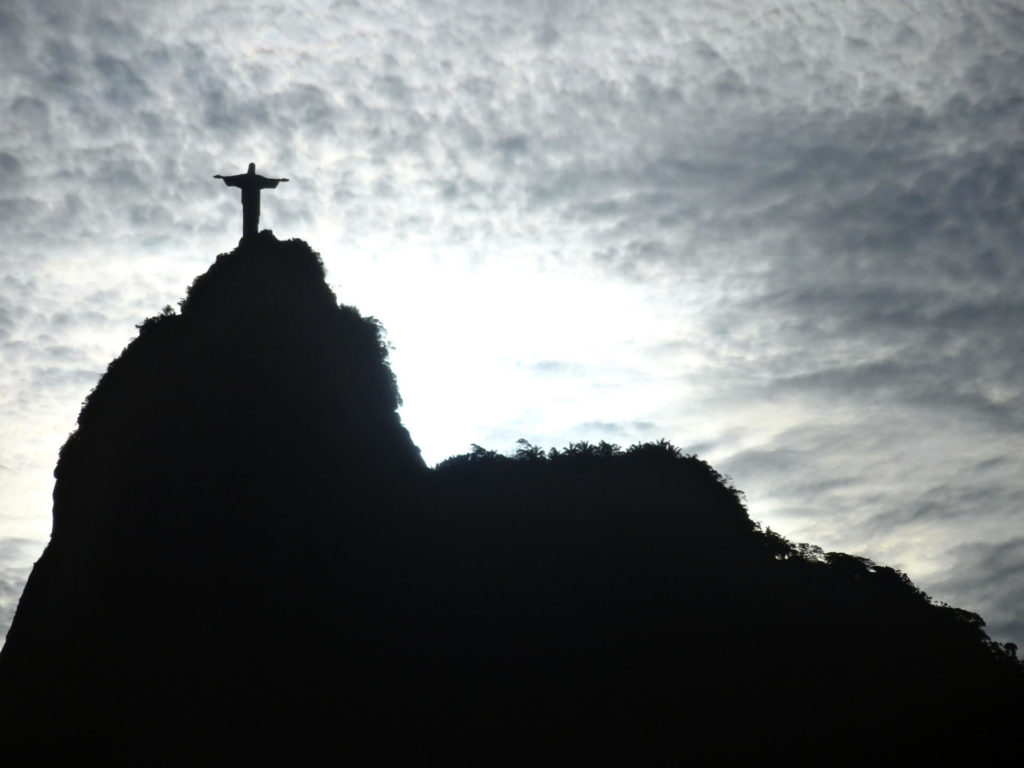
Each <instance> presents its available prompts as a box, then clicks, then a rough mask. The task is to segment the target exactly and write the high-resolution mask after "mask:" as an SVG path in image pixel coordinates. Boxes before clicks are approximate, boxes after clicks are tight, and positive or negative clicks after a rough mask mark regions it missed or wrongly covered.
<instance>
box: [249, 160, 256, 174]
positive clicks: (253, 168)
mask: <svg viewBox="0 0 1024 768" xmlns="http://www.w3.org/2000/svg"><path fill="white" fill-rule="evenodd" d="M254 173H256V163H249V175H250V176H252V175H253V174H254Z"/></svg>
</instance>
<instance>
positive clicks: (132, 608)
mask: <svg viewBox="0 0 1024 768" xmlns="http://www.w3.org/2000/svg"><path fill="white" fill-rule="evenodd" d="M139 331H140V332H139V336H138V338H137V339H136V340H135V341H133V342H132V343H131V344H130V345H129V346H128V348H127V349H125V350H124V352H123V353H122V355H121V356H120V357H119V358H118V359H117V360H115V361H114V362H113V363H112V364H111V365H110V367H109V369H108V371H107V373H106V375H105V376H104V377H103V379H102V380H101V381H100V383H99V385H98V386H97V387H96V389H95V391H94V392H93V393H92V394H91V395H90V396H89V398H88V400H87V401H86V403H85V405H84V406H83V409H82V412H81V415H80V417H79V424H78V429H77V430H76V431H75V432H74V433H73V434H72V435H71V437H69V439H68V441H67V443H66V444H65V446H64V448H63V449H62V451H61V456H60V461H59V463H58V466H57V470H56V477H57V483H56V487H55V490H54V528H53V535H52V539H51V542H50V544H49V546H48V547H47V549H46V551H45V553H44V554H43V556H42V558H41V559H40V561H39V562H38V563H37V564H36V567H35V569H34V570H33V572H32V575H31V578H30V580H29V583H28V586H27V588H26V590H25V593H24V596H23V598H22V600H21V603H20V605H19V607H18V612H17V614H16V617H15V621H14V624H13V626H12V628H11V631H10V634H9V635H8V640H7V644H6V646H5V647H4V649H3V651H2V654H0V730H2V731H3V735H2V736H0V745H3V746H4V747H6V748H7V749H8V751H9V752H10V751H13V753H14V754H16V755H21V756H23V757H25V758H35V759H39V758H40V757H42V756H43V755H45V754H51V755H53V754H67V755H74V756H75V757H77V758H79V759H81V758H82V757H83V756H85V757H95V758H103V759H105V760H110V759H111V758H113V759H114V760H115V761H118V760H120V761H123V762H130V763H132V764H139V763H152V762H172V761H184V760H188V761H189V762H196V761H199V762H205V761H207V760H208V759H213V758H223V759H230V760H234V761H236V762H237V761H238V760H240V759H243V758H244V759H264V758H266V757H267V756H268V755H270V756H277V757H280V758H282V759H288V760H289V761H290V762H294V761H295V760H296V759H300V760H302V759H307V758H309V757H310V756H311V755H313V754H318V755H319V754H322V752H323V751H324V750H329V751H330V753H331V754H332V755H333V756H334V757H336V758H341V759H348V760H349V761H351V762H356V763H388V764H391V763H395V762H399V763H407V762H413V761H415V762H448V763H452V762H456V763H463V762H464V763H472V764H481V763H487V764H491V763H495V762H516V763H521V762H538V761H540V760H545V761H549V760H550V761H553V760H558V761H565V762H570V761H571V762H580V761H582V760H593V759H598V758H605V759H609V758H610V759H613V760H615V761H618V762H626V761H627V760H628V761H631V762H645V763H650V762H657V763H663V762H671V763H673V764H678V763H682V762H687V761H689V762H697V763H700V762H709V761H713V762H722V761H734V762H735V761H743V762H749V761H751V760H754V759H760V760H764V759H766V758H768V759H774V758H779V759H781V758H790V759H791V758H793V757H796V759H798V760H799V761H801V762H811V761H814V762H818V761H822V762H828V763H831V764H855V763H856V764H865V763H878V762H883V763H891V762H895V761H903V762H918V763H920V762H924V761H931V760H937V759H938V758H940V757H942V758H949V757H950V756H956V757H962V758H965V759H971V760H975V761H977V760H980V759H984V758H986V757H990V756H993V755H997V754H999V752H1000V750H1006V749H1010V748H1013V747H1014V745H1015V743H1016V740H1018V739H1019V736H1018V732H1019V728H1018V723H1019V719H1020V717H1021V715H1022V714H1024V685H1022V680H1021V667H1020V664H1019V663H1018V662H1017V661H1016V659H1015V657H1014V656H1013V655H1012V653H1010V652H1009V650H1008V649H1005V648H1002V647H1000V646H998V645H997V644H995V643H992V642H991V641H990V640H989V639H988V638H987V637H986V636H985V634H984V632H983V631H982V622H981V620H980V618H979V617H977V616H974V615H973V614H969V613H967V612H964V611H958V610H957V609H954V608H949V607H947V606H940V605H934V604H932V603H931V602H930V601H929V600H928V598H927V596H925V595H923V594H922V593H921V592H920V591H918V590H917V589H916V588H915V587H914V586H913V585H912V584H911V583H910V582H909V581H908V580H907V579H906V577H904V576H902V574H899V573H898V572H896V571H894V570H892V569H890V568H885V567H882V566H878V565H876V564H874V563H871V562H869V561H866V560H864V559H862V558H857V557H852V556H849V555H844V554H842V553H823V552H821V550H818V549H816V548H814V547H809V546H807V545H793V544H791V543H790V542H788V541H786V540H785V539H782V538H781V537H779V536H777V535H775V534H772V533H771V532H770V531H762V530H761V529H760V528H759V527H758V526H757V525H755V524H754V523H753V522H752V521H751V520H750V519H749V517H748V516H747V513H746V510H745V508H744V506H743V504H742V501H741V498H740V495H739V494H738V493H737V492H736V491H735V490H734V489H732V488H731V487H730V486H729V484H728V483H727V482H725V481H724V480H723V478H722V477H721V476H719V475H718V474H717V473H716V472H715V471H714V470H713V469H712V468H711V467H709V466H708V465H707V464H706V463H704V462H703V461H701V460H699V459H697V458H696V457H692V456H683V455H681V454H680V453H679V452H678V451H677V450H676V449H674V448H673V447H672V446H671V445H668V444H665V443H661V444H649V445H640V446H634V447H633V448H631V449H629V450H626V451H622V450H620V449H618V448H617V447H615V446H609V445H605V444H602V445H599V446H590V445H586V444H576V445H573V446H570V447H569V448H568V449H565V450H563V451H553V452H550V453H544V452H542V451H539V450H538V449H535V448H533V447H532V446H524V447H523V449H522V450H521V451H520V452H519V453H518V454H517V456H515V457H503V456H499V455H496V454H493V453H490V452H487V451H484V450H482V449H480V450H475V451H474V452H473V453H471V454H468V455H466V456H460V457H454V458H453V459H450V460H448V461H446V462H444V463H443V464H442V465H440V466H439V467H438V468H437V469H436V470H427V469H426V468H425V467H424V465H423V462H422V460H421V459H420V456H419V451H418V450H417V449H416V447H415V445H413V443H412V441H411V440H410V437H409V435H408V434H407V432H406V430H405V429H404V428H403V427H402V425H401V423H400V421H399V419H398V416H397V414H396V408H397V406H398V392H397V387H396V384H395V380H394V377H393V376H392V374H391V372H390V369H389V368H388V366H387V360H386V357H387V356H386V348H385V346H384V344H383V343H382V339H381V331H380V328H379V327H378V326H377V325H376V323H375V322H374V321H372V320H368V319H366V318H362V317H361V316H360V315H359V313H358V312H356V311H355V310H354V309H351V308H348V307H338V306H337V303H336V300H335V297H334V296H333V294H332V293H331V292H330V290H329V289H328V288H327V286H326V285H325V283H324V279H323V269H322V265H321V264H320V261H319V258H318V257H317V256H316V254H315V253H313V252H312V251H311V250H310V248H309V247H308V246H307V245H306V244H305V243H303V242H301V241H289V242H279V241H277V240H276V239H275V238H274V237H273V235H272V234H270V233H269V232H264V233H262V234H260V235H259V236H257V237H254V238H247V239H246V240H244V241H243V243H242V244H241V245H240V247H239V248H238V249H236V250H235V251H233V252H231V253H228V254H223V255H221V256H220V257H218V259H217V261H216V263H215V264H214V265H213V266H212V267H211V268H210V270H209V271H208V272H207V273H206V274H204V275H202V276H201V277H199V278H197V279H196V281H195V283H194V284H193V286H192V287H191V289H190V290H189V293H188V296H187V298H186V299H185V300H184V301H183V302H182V304H181V311H180V313H174V312H172V311H170V310H168V311H165V313H164V314H163V315H160V316H157V317H155V318H152V319H150V320H147V321H146V322H144V323H143V324H142V325H141V326H140V328H139ZM299 755H301V756H302V757H298V756H299Z"/></svg>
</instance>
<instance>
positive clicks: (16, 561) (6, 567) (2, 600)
mask: <svg viewBox="0 0 1024 768" xmlns="http://www.w3.org/2000/svg"><path fill="white" fill-rule="evenodd" d="M35 551H36V542H34V541H29V540H26V539H19V538H2V539H0V636H2V637H3V638H6V637H7V630H8V629H9V628H10V626H11V620H12V619H13V618H14V611H15V609H16V608H17V607H18V600H19V599H20V598H21V593H22V592H23V591H24V589H25V582H26V580H27V579H28V574H29V571H30V570H31V567H32V566H31V560H28V559H27V558H28V557H30V556H32V554H34V552H35ZM0 646H2V643H0Z"/></svg>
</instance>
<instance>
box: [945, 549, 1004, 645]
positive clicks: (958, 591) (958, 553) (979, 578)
mask: <svg viewBox="0 0 1024 768" xmlns="http://www.w3.org/2000/svg"><path fill="white" fill-rule="evenodd" d="M949 556H950V557H951V558H952V559H953V560H954V562H955V563H956V565H955V567H954V568H952V569H951V572H950V573H951V575H949V576H948V577H946V578H943V579H940V580H937V581H936V582H935V585H934V586H935V588H936V589H939V590H941V591H942V592H943V593H944V594H947V595H950V601H951V602H952V601H956V602H955V603H954V604H956V605H965V606H971V610H974V611H976V612H979V613H980V614H981V615H982V616H983V617H984V618H985V619H986V623H987V624H988V632H989V634H990V635H991V636H993V637H994V638H995V639H997V640H1001V641H1004V642H1005V641H1007V640H1014V641H1016V642H1019V640H1020V638H1022V637H1024V621H1022V619H1021V615H1020V605H1021V602H1022V601H1024V538H1021V537H1015V538H1013V539H1010V540H1007V541H1003V542H996V543H990V542H972V543H968V544H962V545H960V546H957V547H954V548H953V549H951V550H950V552H949Z"/></svg>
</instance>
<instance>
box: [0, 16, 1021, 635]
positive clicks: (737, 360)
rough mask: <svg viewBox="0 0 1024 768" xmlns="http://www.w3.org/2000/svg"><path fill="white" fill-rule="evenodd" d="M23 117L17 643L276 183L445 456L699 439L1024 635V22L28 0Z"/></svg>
mask: <svg viewBox="0 0 1024 768" xmlns="http://www.w3.org/2000/svg"><path fill="white" fill-rule="evenodd" d="M0 114H3V115H4V119H3V120H2V121H0V633H5V632H6V628H7V627H8V626H9V623H10V620H11V617H12V616H13V612H14V609H15V607H16V604H17V599H18V597H19V595H20V594H21V591H22V588H23V586H24V581H25V579H26V578H27V575H28V572H29V570H30V568H31V565H32V563H33V562H34V560H35V559H36V558H37V557H38V556H39V554H40V552H41V551H42V548H43V547H44V546H45V543H46V541H47V538H48V536H49V532H50V523H51V517H50V513H51V498H50V494H51V492H52V488H53V467H54V465H55V463H56V460H57V452H58V449H59V447H60V445H61V444H62V443H63V441H64V440H65V439H66V437H67V435H68V434H69V433H70V432H71V431H72V429H73V428H74V426H75V419H76V416H77V412H78V409H79V408H80V405H81V403H82V401H83V399H84V398H85V397H86V395H87V394H88V393H89V391H90V390H91V388H92V387H93V386H95V384H96V382H97V380H98V379H99V377H100V376H101V375H102V373H103V371H104V370H105V368H106V366H107V364H108V363H109V362H110V360H111V359H113V358H114V357H115V356H116V355H117V354H118V353H119V352H120V351H121V349H123V348H124V346H125V345H127V344H128V343H129V342H130V340H131V339H132V338H133V337H134V336H135V334H136V328H135V326H136V325H137V324H138V323H141V322H142V321H143V320H144V319H145V318H146V317H149V316H152V315H155V314H158V313H159V312H160V310H161V308H162V307H164V306H165V305H168V304H169V305H173V306H176V305H177V302H178V301H179V300H180V299H181V298H183V296H184V294H185V291H186V289H187V287H188V285H189V284H190V283H191V281H192V280H193V279H194V277H195V276H197V275H198V274H200V273H202V272H203V271H205V269H206V268H207V267H208V266H209V264H210V263H212V261H213V259H214V258H215V257H216V255H217V254H218V253H222V252H225V251H229V250H231V249H232V248H233V247H234V246H235V245H236V244H237V241H238V238H239V236H240V234H241V211H240V205H239V200H238V192H237V190H234V189H228V188H226V187H225V186H224V185H223V183H222V182H220V181H218V180H215V179H213V178H212V176H213V174H216V173H220V174H224V175H230V174H235V173H241V172H244V171H245V168H246V166H247V165H248V163H249V162H255V163H256V165H257V170H258V172H261V173H264V174H265V175H268V176H274V177H278V176H283V177H289V178H290V179H291V180H290V181H289V182H288V183H287V184H282V185H280V186H279V187H278V188H277V189H274V190H269V191H266V192H264V194H263V206H262V209H263V210H262V219H261V228H270V229H272V230H273V231H274V233H275V234H276V235H277V237H278V238H281V239H286V238H291V237H300V238H302V239H304V240H306V241H307V242H309V243H310V244H311V245H312V247H313V248H314V249H315V250H317V251H318V252H319V253H320V254H321V255H322V257H323V260H324V263H325V265H326V267H327V272H328V281H329V283H330V285H331V287H332V288H333V289H334V290H335V292H336V294H337V295H338V298H339V300H340V301H342V302H343V303H346V304H351V305H354V306H356V307H358V308H359V310H360V311H361V312H362V313H363V314H365V315H372V316H374V317H377V318H378V319H379V320H380V321H381V322H382V323H383V324H384V326H385V328H386V329H387V333H388V339H389V342H390V344H391V345H392V351H391V361H392V366H393V368H394V370H395V373H396V375H397V377H398V382H399V387H400V390H401V394H402V397H403V399H404V406H403V408H402V411H401V415H402V419H403V421H404V423H405V424H406V426H407V427H408V428H409V430H410V432H411V434H412V436H413V439H414V441H415V442H416V443H417V445H419V446H420V448H421V449H422V451H423V455H424V457H425V458H426V459H427V461H428V462H429V463H431V464H433V463H436V462H438V461H440V460H443V459H444V458H445V457H447V456H449V455H453V454H458V453H464V452H466V451H468V450H469V449H470V447H471V445H472V444H474V443H476V444H480V445H483V446H484V447H487V448H490V449H494V450H499V451H512V450H514V448H515V447H516V443H515V441H516V440H517V439H520V438H522V439H526V440H529V441H530V442H531V443H534V444H537V445H541V446H543V447H550V446H565V445H567V444H568V443H570V442H576V441H580V440H587V441H590V442H597V441H600V440H607V441H609V442H613V443H618V444H620V445H623V446H628V445H630V444H632V443H635V442H638V441H645V440H655V439H658V438H662V437H664V438H668V439H670V440H671V441H673V442H674V443H675V444H676V445H677V446H679V447H680V448H681V449H683V450H684V451H686V452H695V453H697V454H698V455H700V456H701V457H703V458H705V459H707V460H708V461H709V462H710V463H711V464H712V465H713V466H715V467H716V468H717V469H718V470H719V471H721V472H723V473H724V474H726V475H728V476H729V477H730V478H731V479H732V482H733V483H734V484H735V485H736V487H737V488H739V489H740V490H742V491H743V492H744V493H745V494H746V501H747V505H748V508H749V510H750V514H751V516H752V517H753V518H754V519H755V520H758V521H760V522H762V523H763V524H764V525H767V526H770V527H771V528H772V529H773V530H775V531H778V532H780V533H782V534H783V535H785V536H786V537H787V538H790V539H791V540H794V541H806V542H810V543H812V544H816V545H819V546H821V547H823V548H824V549H825V550H840V551H845V552H850V553H853V554H857V555H861V556H864V557H869V558H871V559H873V560H875V561H877V562H879V563H882V564H885V565H889V566H893V567H897V568H900V569H902V570H904V571H905V572H907V573H908V575H909V576H910V577H911V578H912V579H913V580H914V582H915V583H916V584H917V585H918V586H919V587H921V588H923V589H924V590H925V591H927V592H928V593H929V594H930V595H932V596H933V598H935V599H936V600H941V601H945V602H948V603H950V604H953V605H956V606H958V607H962V608H966V609H968V610H972V611H976V612H978V613H980V614H981V615H982V616H983V617H984V618H985V619H986V621H987V623H988V630H989V632H990V634H991V635H992V636H993V637H994V638H995V639H997V640H1000V641H1003V642H1006V641H1014V642H1016V643H1018V644H1019V645H1021V646H1022V647H1024V472H1022V467H1021V464H1022V459H1024V346H1022V342H1024V322H1022V321H1024V264H1022V256H1024V245H1022V243H1024V238H1022V235H1024V7H1022V6H1021V5H1020V3H1019V2H1018V0H1006V1H999V0H964V1H961V0H845V1H844V2H837V1H835V0H833V2H814V1H812V0H789V1H788V2H771V1H769V0H764V1H763V2H751V0H705V1H702V2H686V1H684V0H675V1H662V0H644V2H639V0H637V1H635V2H634V1H632V0H618V1H611V0H609V1H603V0H590V1H588V2H583V1H582V0H551V1H550V2H541V1H540V0H533V1H531V0H521V1H520V2H498V1H497V0H479V1H478V2H473V3H466V2H442V1H441V0H421V1H420V2H388V1H387V0H374V1H373V2H371V1H370V0H365V1H362V2H356V1H353V2H326V1H324V2H312V1H311V2H287V3H285V2H275V1H274V0H264V1H262V2H206V1H195V0H177V2H174V3H153V2H150V1H149V0H120V1H117V0H102V1H99V0H81V1H80V2H75V3H68V2H66V0H56V1H50V0H0ZM183 567H187V566H185V565H183Z"/></svg>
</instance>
